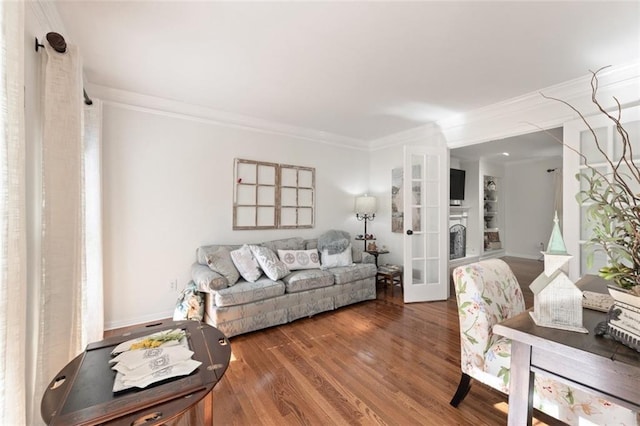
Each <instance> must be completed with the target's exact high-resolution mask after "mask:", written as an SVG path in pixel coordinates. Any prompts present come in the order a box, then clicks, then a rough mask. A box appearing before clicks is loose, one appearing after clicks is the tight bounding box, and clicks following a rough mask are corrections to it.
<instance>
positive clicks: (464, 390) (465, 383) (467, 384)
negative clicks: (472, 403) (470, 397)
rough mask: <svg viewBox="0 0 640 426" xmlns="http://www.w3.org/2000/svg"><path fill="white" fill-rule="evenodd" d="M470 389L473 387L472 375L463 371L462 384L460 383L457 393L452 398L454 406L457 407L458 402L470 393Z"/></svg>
mask: <svg viewBox="0 0 640 426" xmlns="http://www.w3.org/2000/svg"><path fill="white" fill-rule="evenodd" d="M469 389H471V376H469V375H468V374H466V373H462V377H460V384H459V385H458V389H457V390H456V393H455V395H453V398H451V402H449V404H451V405H452V406H454V407H457V406H458V404H460V403H461V402H462V400H463V399H464V397H465V396H467V394H468V393H469Z"/></svg>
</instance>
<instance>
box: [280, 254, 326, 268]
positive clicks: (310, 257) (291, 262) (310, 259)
mask: <svg viewBox="0 0 640 426" xmlns="http://www.w3.org/2000/svg"><path fill="white" fill-rule="evenodd" d="M278 257H279V258H280V260H281V261H282V262H283V263H284V264H285V265H287V268H289V270H290V271H295V270H297V269H320V256H318V250H317V249H311V250H278Z"/></svg>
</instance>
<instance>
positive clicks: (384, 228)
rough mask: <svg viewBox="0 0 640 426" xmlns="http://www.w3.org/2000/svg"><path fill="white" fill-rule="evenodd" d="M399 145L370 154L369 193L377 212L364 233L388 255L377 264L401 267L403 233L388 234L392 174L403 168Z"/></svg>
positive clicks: (402, 154)
mask: <svg viewBox="0 0 640 426" xmlns="http://www.w3.org/2000/svg"><path fill="white" fill-rule="evenodd" d="M403 157H404V151H403V147H402V145H395V146H390V147H386V148H382V149H378V150H376V151H373V152H371V153H370V161H371V180H370V186H371V192H372V195H375V196H376V197H377V198H378V212H377V213H376V218H375V220H374V221H373V222H370V224H368V225H367V231H368V232H370V233H373V234H374V235H375V236H376V238H377V240H376V244H377V245H378V247H380V248H381V247H382V246H386V247H387V250H389V254H384V255H382V256H380V258H379V260H378V263H379V264H385V263H391V264H395V265H402V264H403V251H404V249H403V235H404V234H403V233H399V232H391V171H392V170H393V169H397V168H402V166H403Z"/></svg>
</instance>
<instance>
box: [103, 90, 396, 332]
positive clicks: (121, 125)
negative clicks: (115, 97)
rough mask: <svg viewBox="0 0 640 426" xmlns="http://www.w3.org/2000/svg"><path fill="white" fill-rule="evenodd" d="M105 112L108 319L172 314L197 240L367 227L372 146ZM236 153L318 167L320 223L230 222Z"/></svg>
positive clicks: (122, 109) (112, 108)
mask: <svg viewBox="0 0 640 426" xmlns="http://www.w3.org/2000/svg"><path fill="white" fill-rule="evenodd" d="M103 120H104V121H103V167H104V171H103V190H104V206H103V209H104V239H105V241H104V243H105V247H104V270H105V277H104V278H105V324H106V327H107V328H114V327H121V326H125V325H130V324H137V323H141V322H145V321H151V320H156V319H159V318H165V317H168V316H171V315H172V313H173V308H174V306H175V302H176V296H177V293H176V292H174V291H172V290H171V289H170V282H171V281H172V280H175V279H177V280H178V287H179V288H180V289H181V288H182V287H183V286H184V285H185V284H187V282H188V281H189V280H190V272H189V271H190V266H191V264H192V263H193V261H194V259H195V250H196V248H197V247H198V246H200V245H203V244H213V243H245V242H246V243H251V242H261V241H265V240H270V239H276V238H285V237H290V236H301V237H317V236H318V235H319V234H320V233H322V232H323V231H326V230H328V229H344V230H346V231H348V232H350V233H351V234H352V235H355V234H358V233H362V228H361V227H362V223H361V222H358V221H357V220H356V218H355V215H354V213H353V202H354V196H355V195H357V194H361V193H364V192H367V191H369V187H368V179H369V158H368V153H366V152H362V151H360V150H358V149H353V148H344V147H336V146H334V145H328V144H322V143H318V142H313V141H307V140H304V139H300V138H295V137H291V136H283V135H278V134H274V133H266V132H259V131H253V130H249V129H243V128H240V127H238V126H234V127H231V126H224V125H220V124H216V123H214V122H212V121H207V120H202V119H192V118H190V117H187V116H179V115H176V114H163V113H159V112H156V111H151V110H143V109H140V108H130V107H127V106H124V105H122V104H116V103H109V102H106V103H105V106H104V119H103ZM234 158H245V159H252V160H259V161H269V162H278V163H286V164H293V165H300V166H310V167H315V168H316V226H315V228H313V229H306V230H266V231H233V230H232V194H233V162H234ZM389 176H390V175H389ZM370 192H372V191H370ZM376 221H377V219H376ZM377 223H378V222H374V225H372V231H371V232H375V231H376V229H375V226H376V225H377Z"/></svg>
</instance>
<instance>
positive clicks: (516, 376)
mask: <svg viewBox="0 0 640 426" xmlns="http://www.w3.org/2000/svg"><path fill="white" fill-rule="evenodd" d="M533 380H534V375H533V372H532V371H531V346H529V345H526V344H524V343H521V342H516V341H514V340H512V341H511V372H510V378H509V421H508V423H507V424H508V425H509V426H522V425H527V426H531V418H532V416H533Z"/></svg>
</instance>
